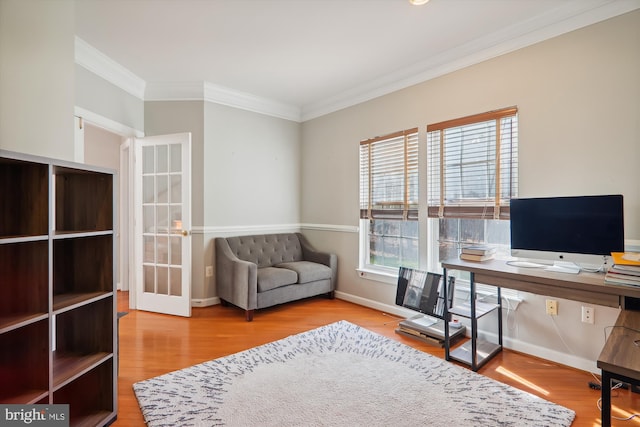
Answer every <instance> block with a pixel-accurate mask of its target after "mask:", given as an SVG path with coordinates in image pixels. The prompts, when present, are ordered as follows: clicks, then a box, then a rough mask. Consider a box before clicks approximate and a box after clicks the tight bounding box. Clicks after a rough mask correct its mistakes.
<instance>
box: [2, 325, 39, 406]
mask: <svg viewBox="0 0 640 427" xmlns="http://www.w3.org/2000/svg"><path fill="white" fill-rule="evenodd" d="M48 335H49V321H48V319H45V320H40V321H39V322H35V323H32V324H30V325H28V326H24V327H22V328H20V329H15V330H12V331H10V332H6V333H3V334H0V348H1V349H2V351H1V352H0V384H2V387H0V403H20V404H28V403H33V402H34V401H37V400H39V399H40V398H41V397H42V396H43V395H44V394H46V393H47V391H48V388H49V384H48V383H49V369H48V359H49V351H48V343H49V340H48ZM8 349H10V350H11V351H7V350H8Z"/></svg>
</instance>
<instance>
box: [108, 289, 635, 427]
mask: <svg viewBox="0 0 640 427" xmlns="http://www.w3.org/2000/svg"><path fill="white" fill-rule="evenodd" d="M118 311H128V293H127V292H118ZM192 314H193V315H192V317H191V318H180V317H174V316H168V315H162V314H155V313H149V312H144V311H137V310H133V311H130V312H129V314H128V315H126V316H124V317H122V318H121V319H120V321H119V336H120V340H119V343H120V354H119V360H120V366H119V376H118V418H117V420H116V422H115V423H114V424H113V425H114V426H122V427H125V426H126V427H136V426H144V425H145V423H144V420H143V417H142V413H141V412H140V408H139V406H138V402H137V400H136V397H135V395H134V393H133V388H132V385H133V383H135V382H137V381H141V380H144V379H147V378H151V377H154V376H157V375H161V374H165V373H167V372H170V371H174V370H178V369H182V368H186V367H188V366H191V365H194V364H196V363H201V362H205V361H207V360H211V359H216V358H218V357H222V356H226V355H229V354H232V353H236V352H239V351H242V350H246V349H248V348H251V347H255V346H258V345H261V344H265V343H268V342H271V341H274V340H278V339H281V338H284V337H287V336H289V335H292V334H296V333H299V332H304V331H307V330H309V329H313V328H317V327H319V326H323V325H326V324H329V323H332V322H336V321H339V320H347V321H349V322H351V323H354V324H357V325H359V326H362V327H364V328H366V329H369V330H371V331H374V332H377V333H379V334H381V335H384V336H387V337H389V338H391V339H394V340H397V341H400V342H403V343H405V344H407V345H410V346H412V347H415V348H417V349H419V350H422V351H425V352H427V353H430V354H432V355H434V356H436V357H444V350H443V349H441V348H438V347H435V346H431V345H429V344H425V343H422V342H420V341H417V340H414V339H411V338H408V337H404V336H400V335H398V334H396V333H395V328H396V324H397V321H398V320H399V319H397V318H396V317H393V316H389V315H386V314H384V313H382V312H380V311H377V310H374V309H370V308H366V307H362V306H359V305H355V304H352V303H349V302H346V301H342V300H339V299H334V300H329V299H325V298H322V297H317V298H310V299H307V300H303V301H297V302H293V303H288V304H285V305H282V306H278V307H273V308H269V309H264V310H257V311H256V314H255V318H254V321H253V322H246V321H245V320H244V312H243V311H242V310H240V309H238V308H235V307H222V306H220V305H216V306H213V307H206V308H194V309H193V313H192ZM479 373H481V374H483V375H486V376H488V377H491V378H494V379H496V380H498V381H501V382H503V383H506V384H509V385H512V386H514V387H517V388H520V389H522V390H525V391H528V392H530V393H533V394H535V395H538V396H540V397H542V398H544V399H546V400H549V401H552V402H555V403H558V404H560V405H563V406H565V407H567V408H570V409H573V410H574V411H576V419H575V421H574V423H573V426H589V427H591V426H600V411H599V409H598V407H597V401H598V398H599V397H600V392H599V391H595V390H591V389H590V388H589V386H588V383H589V381H593V380H594V377H593V376H592V375H591V374H590V373H588V372H583V371H580V370H576V369H573V368H569V367H566V366H562V365H558V364H556V363H552V362H549V361H546V360H542V359H539V358H535V357H531V356H528V355H524V354H521V353H517V352H514V351H510V350H504V351H502V352H501V353H500V354H498V355H497V356H496V357H495V358H494V359H492V360H491V361H490V362H489V363H487V364H486V365H485V366H483V367H482V368H481V369H480V371H479ZM425 398H426V397H425ZM613 408H614V409H613V410H614V415H615V416H625V417H626V416H629V414H630V413H638V412H640V394H638V393H632V392H630V391H628V390H619V391H614V392H613ZM441 425H445V424H441ZM613 425H614V426H623V425H624V426H630V427H633V426H640V418H638V417H636V418H634V419H633V420H632V421H627V422H622V421H617V420H614V421H613ZM283 427H286V426H283Z"/></svg>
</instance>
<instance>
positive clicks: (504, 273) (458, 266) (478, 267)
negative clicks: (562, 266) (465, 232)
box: [442, 258, 640, 298]
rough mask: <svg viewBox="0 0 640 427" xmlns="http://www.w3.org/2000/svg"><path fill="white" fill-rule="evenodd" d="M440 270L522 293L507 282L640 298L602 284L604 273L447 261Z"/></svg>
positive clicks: (628, 290)
mask: <svg viewBox="0 0 640 427" xmlns="http://www.w3.org/2000/svg"><path fill="white" fill-rule="evenodd" d="M442 266H443V267H444V268H447V269H453V270H463V271H468V272H472V273H474V274H475V275H476V281H478V282H482V283H487V284H490V285H492V284H493V285H496V286H502V287H506V288H514V289H520V290H524V291H526V289H523V288H522V287H521V286H519V285H517V284H515V283H511V282H519V283H522V282H524V283H531V284H536V285H541V286H556V287H560V288H564V289H576V290H580V291H589V292H593V293H599V294H609V295H619V296H629V297H635V298H640V288H634V287H629V286H616V285H609V284H605V283H604V276H605V275H604V273H590V272H584V271H581V272H580V273H578V274H568V273H558V272H552V271H546V270H544V269H543V268H525V267H514V266H512V265H509V264H507V261H505V260H498V259H494V260H489V261H483V262H473V261H464V260H461V259H458V258H451V259H447V260H445V261H442Z"/></svg>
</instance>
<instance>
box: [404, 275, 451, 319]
mask: <svg viewBox="0 0 640 427" xmlns="http://www.w3.org/2000/svg"><path fill="white" fill-rule="evenodd" d="M448 292H449V295H448V299H449V301H450V302H451V301H452V300H453V298H452V297H453V295H452V294H453V288H452V286H451V284H450V285H449V287H448ZM396 305H400V306H402V307H406V308H409V309H411V310H414V311H418V312H420V313H423V314H426V315H429V316H434V317H438V318H440V319H442V318H443V317H444V290H443V278H442V274H438V273H432V272H426V271H421V270H415V269H412V268H407V267H400V269H399V271H398V288H397V290H396ZM449 306H450V304H449Z"/></svg>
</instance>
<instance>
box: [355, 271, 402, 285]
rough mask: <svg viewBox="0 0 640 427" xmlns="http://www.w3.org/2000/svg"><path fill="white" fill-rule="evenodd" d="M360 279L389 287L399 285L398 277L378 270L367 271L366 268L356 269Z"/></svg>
mask: <svg viewBox="0 0 640 427" xmlns="http://www.w3.org/2000/svg"><path fill="white" fill-rule="evenodd" d="M356 271H357V272H358V277H360V278H362V279H368V280H374V281H376V282H382V283H386V284H388V285H396V284H397V283H398V275H397V273H396V274H392V273H387V272H383V271H378V270H367V269H364V268H356Z"/></svg>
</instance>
